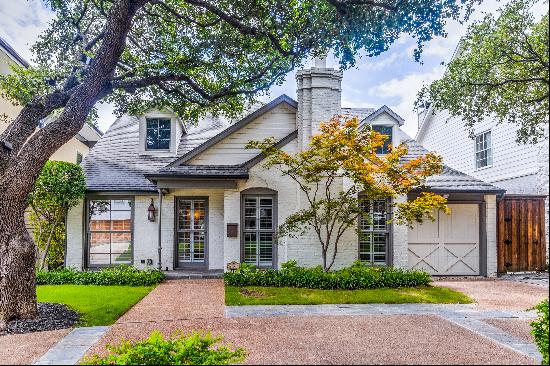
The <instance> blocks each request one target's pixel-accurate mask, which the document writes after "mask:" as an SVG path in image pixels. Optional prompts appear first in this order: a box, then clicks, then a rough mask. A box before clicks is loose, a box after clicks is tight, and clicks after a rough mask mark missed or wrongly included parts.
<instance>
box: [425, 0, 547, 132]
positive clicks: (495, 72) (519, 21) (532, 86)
mask: <svg viewBox="0 0 550 366" xmlns="http://www.w3.org/2000/svg"><path fill="white" fill-rule="evenodd" d="M535 3H536V1H534V0H513V1H511V2H510V3H508V4H507V5H505V6H504V7H503V8H501V9H500V10H499V13H498V15H497V16H496V17H495V16H494V15H493V14H487V15H486V16H485V17H484V18H483V20H481V21H478V22H475V23H473V24H472V25H471V26H470V27H469V28H468V31H467V33H466V35H465V36H464V38H463V39H462V40H461V42H460V44H459V46H458V49H457V51H456V56H455V58H454V59H453V60H452V61H451V62H450V63H449V65H448V68H447V72H446V73H445V75H444V76H443V78H441V79H439V80H436V81H434V82H433V83H432V84H431V85H429V86H425V87H423V88H422V89H421V91H420V92H419V93H418V99H417V101H416V105H417V107H420V106H425V105H427V104H429V103H431V104H432V107H433V108H435V109H437V110H448V111H449V113H450V115H451V116H452V117H460V118H461V119H462V120H463V121H464V123H465V126H466V128H467V129H468V130H469V131H470V134H473V131H474V128H475V125H476V124H477V123H479V122H481V121H483V120H484V119H486V118H496V120H497V121H498V123H512V124H516V125H517V126H518V130H517V140H518V141H519V142H523V143H528V142H537V141H538V140H539V139H540V138H542V137H543V136H544V131H545V128H546V127H547V126H548V107H549V106H548V98H549V95H548V85H549V75H548V62H549V59H548V42H549V39H548V12H546V14H545V15H544V16H543V17H542V18H541V19H540V20H539V21H535V18H534V16H533V13H532V10H531V8H532V6H533V5H534V4H535Z"/></svg>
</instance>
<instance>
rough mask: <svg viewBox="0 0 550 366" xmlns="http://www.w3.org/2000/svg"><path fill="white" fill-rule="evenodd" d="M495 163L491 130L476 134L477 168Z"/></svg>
mask: <svg viewBox="0 0 550 366" xmlns="http://www.w3.org/2000/svg"><path fill="white" fill-rule="evenodd" d="M491 165H493V146H492V142H491V131H487V132H484V133H481V134H479V135H477V136H476V169H479V168H484V167H487V166H491Z"/></svg>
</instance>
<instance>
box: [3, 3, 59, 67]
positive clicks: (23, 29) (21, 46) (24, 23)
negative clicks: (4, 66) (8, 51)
mask: <svg viewBox="0 0 550 366" xmlns="http://www.w3.org/2000/svg"><path fill="white" fill-rule="evenodd" d="M52 19H53V12H52V11H50V10H49V9H48V8H46V6H45V5H44V3H43V1H41V0H28V1H21V0H15V1H13V0H11V1H10V0H8V1H6V0H3V1H0V36H2V38H4V39H5V40H6V41H7V42H8V43H9V44H10V45H11V46H12V47H13V48H14V49H15V50H16V51H17V53H19V54H20V55H21V56H23V58H25V59H26V60H27V61H31V60H32V58H33V57H32V54H31V51H30V46H32V44H33V43H34V42H35V41H36V40H37V39H38V35H39V34H40V33H41V32H42V31H44V29H46V27H47V25H48V23H49V21H50V20H52Z"/></svg>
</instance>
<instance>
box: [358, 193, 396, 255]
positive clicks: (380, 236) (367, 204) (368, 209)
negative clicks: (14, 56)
mask: <svg viewBox="0 0 550 366" xmlns="http://www.w3.org/2000/svg"><path fill="white" fill-rule="evenodd" d="M361 206H362V208H363V212H364V214H363V215H362V216H361V217H360V219H359V259H360V260H361V261H362V262H365V263H367V264H370V265H387V264H388V258H387V252H388V246H389V240H390V225H389V224H388V220H389V216H388V215H389V209H388V202H387V201H386V200H368V199H365V200H363V201H362V202H361Z"/></svg>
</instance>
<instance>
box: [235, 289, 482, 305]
mask: <svg viewBox="0 0 550 366" xmlns="http://www.w3.org/2000/svg"><path fill="white" fill-rule="evenodd" d="M471 302H472V300H471V299H470V298H469V297H468V296H466V295H464V294H463V293H461V292H458V291H454V290H451V289H448V288H442V287H432V286H421V287H410V288H409V287H407V288H396V289H390V288H381V289H372V290H351V291H350V290H312V289H306V288H290V287H256V286H247V287H236V286H226V287H225V304H226V305H315V304H374V303H380V304H405V303H427V304H456V303H460V304H468V303H471Z"/></svg>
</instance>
